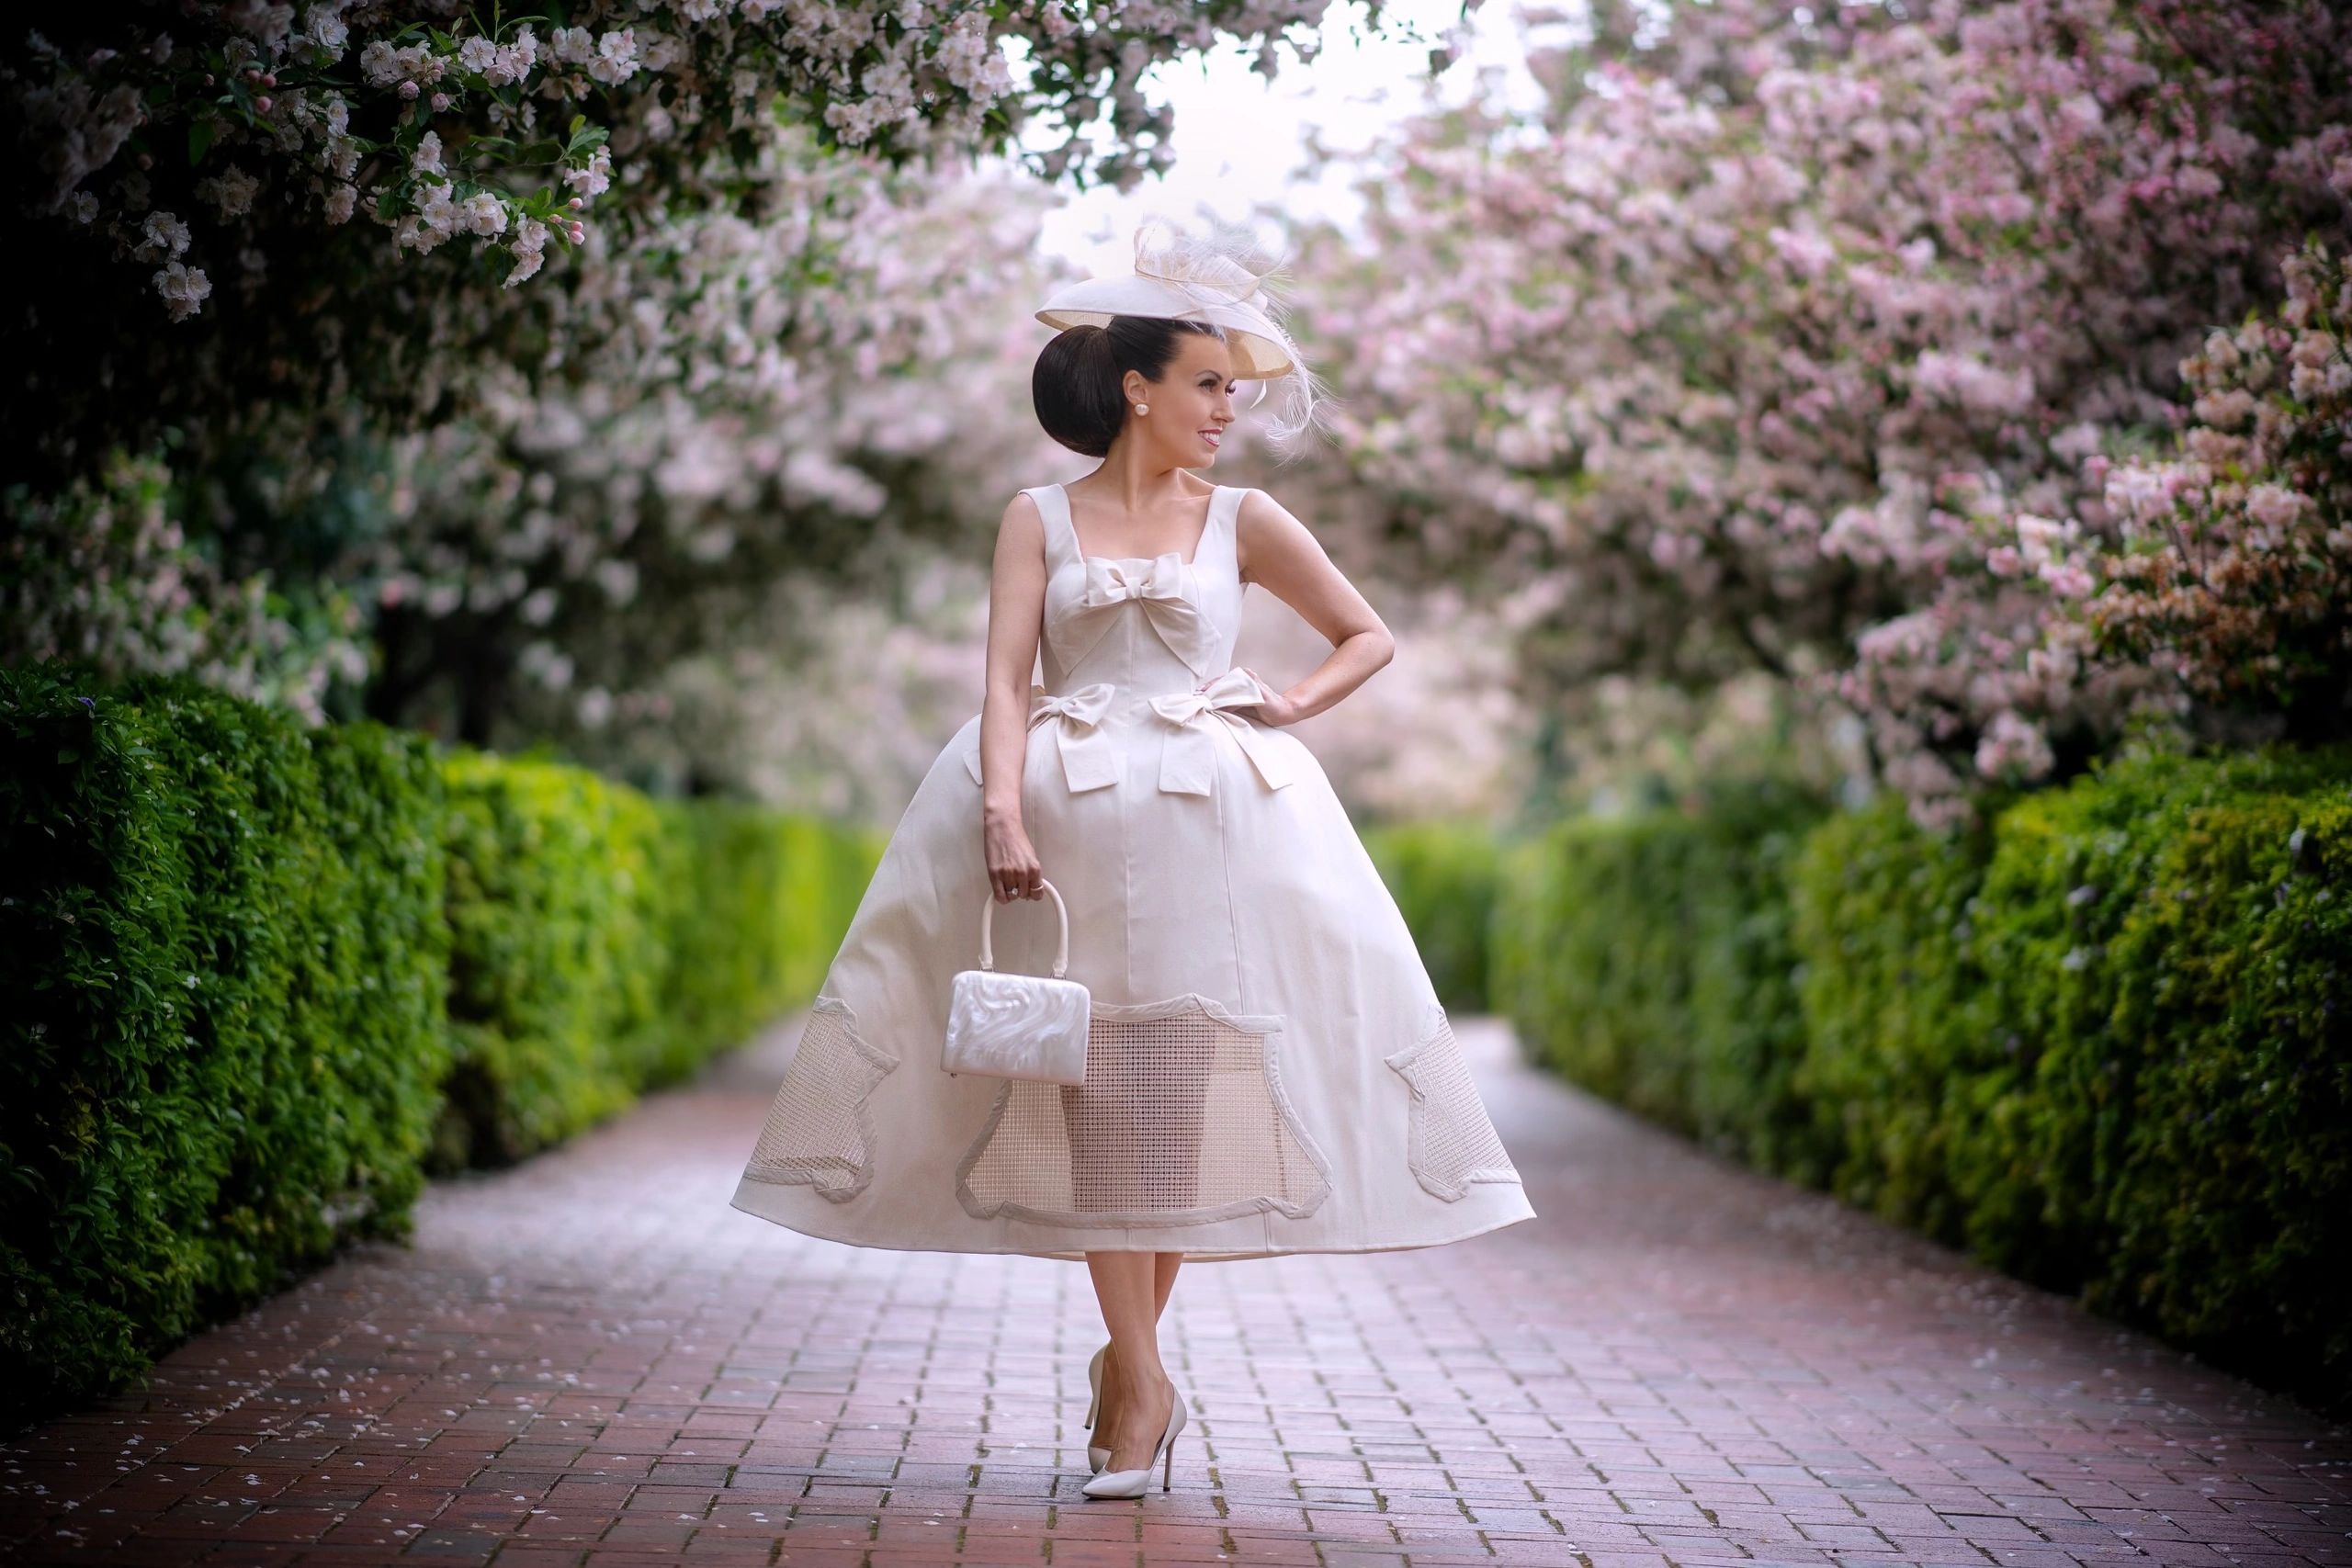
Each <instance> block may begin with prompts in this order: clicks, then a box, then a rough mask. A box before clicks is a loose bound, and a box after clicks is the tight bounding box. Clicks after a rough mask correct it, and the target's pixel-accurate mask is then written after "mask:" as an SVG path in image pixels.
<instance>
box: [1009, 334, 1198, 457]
mask: <svg viewBox="0 0 2352 1568" xmlns="http://www.w3.org/2000/svg"><path fill="white" fill-rule="evenodd" d="M1181 333H1199V334H1201V335H1203V336H1204V337H1214V338H1223V337H1224V336H1225V333H1224V331H1223V329H1221V328H1219V327H1216V326H1215V325H1212V324H1211V323H1209V322H1207V321H1176V320H1174V319H1172V318H1169V317H1164V316H1114V317H1112V318H1111V324H1110V325H1109V326H1107V327H1070V328H1068V329H1066V330H1065V331H1063V332H1060V333H1056V334H1055V336H1054V340H1053V341H1052V342H1051V343H1048V344H1046V346H1045V349H1044V350H1043V351H1042V352H1041V353H1040V354H1039V355H1037V367H1036V368H1035V370H1033V371H1032V372H1030V376H1029V399H1030V401H1031V402H1033V403H1034V404H1035V405H1036V409H1037V423H1039V424H1042V425H1044V426H1045V427H1046V434H1048V435H1050V436H1052V437H1053V438H1054V439H1055V440H1057V441H1058V442H1060V443H1061V444H1062V445H1063V446H1067V447H1069V449H1070V450H1071V451H1073V452H1082V453H1084V454H1085V455H1086V456H1087V457H1102V456H1103V455H1104V454H1105V453H1107V452H1109V451H1110V450H1111V442H1112V441H1113V439H1114V437H1116V436H1117V435H1118V434H1119V432H1120V431H1121V430H1122V429H1124V428H1125V425H1126V423H1127V397H1126V394H1125V392H1124V391H1122V390H1121V389H1120V384H1121V383H1122V382H1123V381H1125V379H1126V375H1127V372H1128V371H1130V370H1139V371H1141V372H1143V377H1144V379H1145V380H1147V381H1155V382H1156V381H1158V380H1159V378H1160V375H1161V373H1162V372H1164V371H1165V370H1167V368H1168V364H1169V361H1170V360H1172V359H1174V358H1175V357H1176V339H1177V337H1178V335H1179V334H1181Z"/></svg>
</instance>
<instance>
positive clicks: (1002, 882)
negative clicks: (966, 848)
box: [980, 816, 1046, 904]
mask: <svg viewBox="0 0 2352 1568" xmlns="http://www.w3.org/2000/svg"><path fill="white" fill-rule="evenodd" d="M980 836H981V840H982V841H983V843H984V844H985V846H986V848H987V852H988V861H989V891H990V892H991V893H993V894H995V895H996V901H997V902H998V903H1000V904H1010V903H1012V900H1014V899H1015V898H1042V897H1045V896H1046V870H1045V867H1043V866H1042V865H1040V864H1038V863H1037V852H1036V851H1035V849H1034V848H1032V847H1031V846H1030V843H1029V830H1028V829H1025V828H1023V826H1022V825H1021V823H1020V821H1019V820H1018V819H1012V820H1005V821H999V820H997V819H995V818H988V817H986V816H983V818H982V819H981V823H980Z"/></svg>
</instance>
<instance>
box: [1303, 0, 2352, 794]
mask: <svg viewBox="0 0 2352 1568" xmlns="http://www.w3.org/2000/svg"><path fill="white" fill-rule="evenodd" d="M1598 16H1599V19H1600V25H1599V27H1598V28H1596V29H1594V30H1591V31H1589V33H1588V34H1587V36H1586V37H1585V38H1584V39H1581V40H1580V41H1579V42H1578V43H1577V44H1576V45H1575V46H1573V47H1547V48H1544V49H1541V50H1538V51H1535V52H1534V53H1533V54H1532V63H1533V65H1534V68H1535V70H1536V71H1537V73H1538V74H1539V76H1540V77H1541V79H1542V80H1543V81H1544V83H1545V84H1546V85H1547V86H1548V89H1549V93H1548V102H1547V104H1546V106H1545V107H1544V109H1543V110H1542V112H1540V113H1538V114H1534V115H1532V116H1531V115H1523V114H1517V113H1513V112H1510V111H1507V110H1505V109H1502V108H1500V107H1496V106H1494V105H1492V104H1490V103H1487V102H1485V101H1476V102H1473V103H1472V104H1470V105H1468V106H1467V107H1463V108H1459V109H1454V110H1448V111H1432V112H1428V113H1424V114H1422V115H1420V116H1419V117H1417V118H1414V119H1413V120H1412V121H1411V122H1410V123H1409V124H1408V125H1407V126H1406V127H1405V128H1403V130H1401V131H1400V133H1399V134H1398V135H1397V138H1396V139H1395V141H1394V142H1393V144H1392V145H1390V146H1389V147H1387V148H1386V149H1385V151H1384V152H1383V153H1382V154H1381V156H1380V157H1379V159H1378V160H1377V162H1376V167H1377V178H1376V179H1374V180H1373V181H1371V182H1368V183H1367V185H1366V186H1365V192H1366V197H1367V202H1368V208H1369V211H1368V217H1367V228H1368V231H1369V240H1370V243H1364V242H1363V240H1362V239H1359V238H1356V237H1353V236H1344V235H1341V234H1340V233H1338V232H1337V231H1327V232H1324V233H1321V234H1318V235H1310V236H1308V238H1307V240H1306V245H1305V260H1304V265H1303V266H1302V270H1303V271H1306V272H1309V273H1312V274H1314V275H1316V276H1318V277H1323V278H1337V279H1340V280H1341V281H1340V284H1339V285H1338V286H1337V287H1336V288H1327V289H1326V291H1325V293H1324V296H1323V298H1321V299H1319V300H1317V301H1316V305H1317V317H1316V319H1315V320H1314V321H1312V322H1311V323H1310V325H1311V327H1312V330H1313V332H1314V334H1315V336H1316V337H1317V340H1318V343H1319V344H1320V346H1321V347H1322V349H1323V352H1324V355H1325V360H1326V364H1327V368H1328V369H1329V374H1330V375H1331V377H1332V379H1333V381H1334V382H1335V384H1337V385H1338V386H1339V387H1340V390H1341V394H1342V397H1343V398H1344V399H1346V400H1347V402H1346V405H1345V406H1344V408H1343V412H1342V421H1343V438H1344V443H1345V446H1346V454H1345V472H1346V477H1347V479H1348V484H1349V490H1350V491H1351V494H1350V498H1349V500H1348V502H1347V506H1348V509H1349V511H1350V513H1351V516H1353V517H1354V518H1356V520H1357V521H1358V522H1359V524H1360V525H1362V526H1364V527H1367V528H1369V529H1371V530H1373V531H1374V532H1377V533H1380V534H1383V535H1385V536H1388V537H1390V538H1391V539H1392V540H1394V541H1395V542H1396V543H1397V545H1398V546H1399V547H1400V548H1402V549H1403V550H1404V551H1405V552H1406V553H1407V556H1408V558H1409V559H1411V560H1413V561H1415V562H1417V563H1419V564H1420V565H1422V566H1423V567H1425V568H1433V569H1436V570H1442V571H1444V572H1446V573H1447V574H1449V575H1462V576H1464V577H1466V578H1468V579H1470V580H1473V581H1476V580H1478V579H1480V578H1484V579H1486V580H1487V581H1491V582H1493V583H1495V584H1497V585H1498V586H1500V587H1511V586H1515V585H1517V584H1521V583H1524V582H1526V581H1532V580H1536V579H1544V580H1548V581H1553V582H1554V583H1555V584H1556V586H1557V592H1556V594H1555V604H1554V607H1553V608H1552V609H1551V610H1549V611H1548V612H1547V613H1545V614H1544V615H1542V616H1540V617H1537V618H1535V619H1534V620H1532V622H1531V624H1530V625H1529V626H1527V628H1526V632H1525V636H1524V637H1523V642H1522V646H1523V649H1524V650H1525V652H1526V655H1527V666H1528V671H1529V676H1528V678H1529V680H1530V681H1531V682H1532V685H1533V686H1534V687H1535V688H1536V689H1537V690H1539V691H1549V692H1550V693H1552V694H1555V695H1565V694H1568V693H1572V692H1574V691H1575V690H1577V689H1578V688H1579V687H1581V686H1582V685H1583V684H1584V683H1585V682H1589V681H1590V680H1591V679H1592V678H1593V677H1595V676H1596V675H1598V674H1601V673H1606V672H1612V671H1638V672H1646V673H1650V674H1653V675H1657V676H1659V677H1662V678H1666V679H1669V680H1673V681H1679V682H1689V683H1694V684H1703V683H1708V682H1714V681H1717V680H1720V679H1723V678H1724V677H1725V676H1726V675H1729V674H1731V673H1735V672H1736V671H1742V670H1747V669H1755V668H1761V669H1764V670H1767V671H1773V672H1775V673H1777V674H1779V675H1781V676H1782V677H1784V678H1786V679H1788V680H1790V681H1792V682H1796V683H1798V684H1800V685H1802V686H1803V687H1804V689H1806V690H1809V691H1812V692H1815V694H1820V695H1823V696H1827V695H1832V694H1838V695H1842V696H1843V697H1845V698H1846V699H1847V700H1848V701H1849V703H1851V704H1853V705H1856V706H1857V708H1858V709H1859V710H1860V712H1861V713H1862V714H1863V715H1864V716H1865V717H1866V719H1867V720H1868V722H1869V727H1870V732H1871V736H1872V738H1873V739H1874V740H1875V742H1876V745H1877V749H1878V754H1879V758H1880V761H1881V763H1882V766H1883V772H1884V773H1885V774H1886V776H1888V777H1890V778H1892V779H1894V781H1896V782H1898V783H1900V784H1903V785H1905V787H1906V788H1907V789H1909V790H1910V791H1911V792H1912V793H1913V795H1915V798H1917V799H1918V800H1920V801H1921V802H1923V803H1927V802H1932V801H1938V800H1941V801H1945V802H1950V801H1952V800H1954V799H1955V798H1956V796H1957V792H1958V791H1959V790H1960V788H1961V786H1962V784H1963V783H1964V781H1965V779H1966V777H1967V776H1969V775H1972V774H1974V775H1979V776H1985V775H1990V776H2018V775H2024V776H2031V775H2033V774H2035V773H2046V772H2048V771H2050V770H2051V769H2052V768H2055V767H2062V766H2064V765H2065V764H2066V763H2067V762H2068V761H2069V760H2071V759H2079V758H2080V757H2081V756H2083V755H2085V754H2086V752H2087V751H2089V750H2092V749H2094V748H2095V747H2097V746H2098V745H2099V744H2102V743H2103V740H2104V738H2105V737H2106V736H2108V735H2109V734H2110V733H2112V727H2113V725H2114V723H2115V722H2116V721H2117V719H2118V717H2119V716H2120V713H2121V712H2122V711H2123V710H2124V709H2125V708H2126V707H2127V706H2128V705H2130V704H2131V703H2132V702H2133V701H2134V700H2135V699H2136V698H2137V696H2138V694H2140V693H2142V692H2143V691H2144V690H2145V689H2146V686H2147V681H2146V675H2147V671H2145V670H2144V668H2142V667H2138V666H2132V665H2130V664H2128V662H2127V663H2119V662H2102V663H2100V664H2098V665H2097V666H2093V665H2091V664H2088V663H2086V662H2085V661H2083V660H2079V659H2075V660H2070V659H2068V658H2067V657H2065V656H2064V649H2063V647H2061V646H2052V645H2051V644H2050V643H2049V642H2048V640H2047V639H2045V638H2044V637H2043V635H2042V628H2043V626H2044V623H2045V622H2046V621H2048V620H2050V619H2051V618H2052V610H2051V604H2052V593H2051V592H2049V590H2050V588H2051V587H2052V584H2051V583H2049V582H2047V581H2041V580H2039V579H2037V580H2036V581H2035V582H2033V583H2031V584H2023V583H2019V582H2018V581H2015V580H2014V578H2009V577H2004V576H2003V575H2002V573H2001V572H2000V571H1999V570H1996V561H1999V560H2004V559H2006V558H1996V557H1995V556H1994V555H1993V554H1992V552H1993V551H1994V550H1995V549H1996V548H1997V547H2000V546H2001V545H2002V544H2003V543H2004V542H2005V541H2009V540H2011V539H2012V536H2014V534H2015V532H2016V530H2015V526H2014V524H2013V522H2012V521H2011V520H2012V519H2014V518H2015V517H2016V516H2017V515H2018V514H2020V513H2027V514H2031V515H2034V516H2041V517H2048V518H2058V517H2068V516H2080V517H2082V518H2084V520H2085V524H2086V526H2090V525H2096V526H2098V527H2102V528H2104V527H2106V526H2107V523H2106V521H2105V517H2104V513H2102V512H2101V511H2100V510H2099V507H2100V495H2101V491H2102V488H2103V475H2102V473H2101V472H2100V470H2099V469H2098V467H2097V465H2096V464H2094V463H2093V462H2092V461H2091V460H2092V459H2094V458H2098V457H2102V456H2108V455H2112V454H2114V453H2116V452H2120V451H2121V450H2124V449H2127V448H2129V447H2131V446H2134V445H2135V444H2136V445H2138V446H2145V445H2146V444H2147V443H2148V442H2149V441H2151V440H2153V439H2155V438H2158V437H2160V436H2162V435H2163V434H2165V432H2167V431H2169V430H2170V429H2171V428H2172V427H2173V425H2174V423H2175V421H2176V420H2177V414H2178V411H2179V407H2180V405H2179V403H2178V393H2179V385H2180V384H2179V379H2178V376H2177V363H2178V361H2179V360H2180V359H2181V358H2182V356H2183V355H2184V354H2185V353H2187V352H2188V349H2190V348H2191V347H2193V346H2194V344H2196V343H2197V342H2198V341H2199V339H2201V338H2202V337H2203V335H2204V334H2205V333H2206V331H2207V329H2208V327H2209V324H2210V323H2211V322H2214V321H2233V320H2236V319H2239V318H2242V317H2243V316H2244V315H2245V313H2246V312H2247V311H2248V310H2250V309H2253V308H2256V307H2257V306H2259V305H2260V304H2262V303H2263V302H2264V301H2265V300H2267V299H2272V298H2275V297H2276V295H2277V294H2278V291H2279V290H2281V289H2282V288H2283V287H2284V284H2283V282H2282V280H2281V278H2280V275H2279V271H2278V258H2279V256H2280V255H2281V254H2284V253H2285V252H2287V251H2289V250H2290V249H2291V248H2292V246H2293V245H2294V244H2295V243H2299V242H2300V240H2301V237H2302V236H2303V235H2304V234H2305V233H2306V232H2307V231H2313V230H2317V231H2326V232H2332V233H2340V232H2341V231H2343V230H2344V228H2345V226H2346V198H2347V197H2352V112H2348V111H2352V84H2348V82H2347V73H2346V65H2345V62H2346V58H2347V50H2346V42H2347V39H2346V34H2345V23H2344V22H2343V21H2342V20H2341V19H2340V17H2339V16H2338V14H2337V12H2336V11H2335V8H2333V7H2329V6H2322V5H2318V4H2289V5H2285V6H2251V5H2232V6H2201V5H2196V6H2192V5H2188V4H2174V3H2172V0H2142V3H2138V4H2126V3H2122V0H2006V3H2002V4H1995V5H1989V6H1962V5H1959V4H1953V3H1948V0H1947V3H1941V4H1931V5H1928V6H1925V7H1923V8H1919V9H1917V10H1914V11H1911V12H1910V13H1908V14H1898V13H1896V12H1895V11H1894V10H1893V9H1891V8H1882V7H1876V6H1867V7H1866V6H1830V7H1826V8H1818V9H1815V10H1794V9H1788V8H1782V7H1778V6H1767V5H1762V4H1757V3H1750V0H1726V3H1724V4H1720V5H1715V6H1704V7H1698V6H1692V7H1674V8H1672V9H1671V10H1669V11H1666V12H1663V13H1653V12H1651V11H1649V10H1647V9H1643V8H1631V9H1628V10H1625V11H1622V12H1621V11H1617V10H1613V9H1611V8H1610V7H1606V6H1604V7H1601V8H1600V10H1599V12H1598ZM1660 17H1663V20H1660V19H1659V18H1660ZM2058 586H2060V587H2063V588H2069V589H2075V590H2077V591H2080V590H2082V589H2083V588H2084V586H2085V585H2084V584H2081V583H2078V582H2076V581H2075V580H2074V579H2072V578H2070V577H2065V576H2063V575H2062V576H2061V578H2060V580H2059V583H2058ZM1962 604H1964V605H1965V607H1966V618H1967V620H1968V622H1969V625H1970V626H1971V627H1972V628H1973V630H1972V631H1971V632H1970V633H1969V634H1968V635H1967V636H1964V637H1963V636H1957V635H1955V633H1954V630H1953V625H1954V620H1955V617H1956V616H1957V615H1958V607H1959V606H1960V605H1962ZM1939 606H1941V609H1940V611H1939V610H1938V607H1939ZM1931 612H1935V613H1932V614H1931ZM1963 649H1965V651H1963ZM1897 669H1900V670H1902V671H1905V679H1903V680H1897V681H1887V680H1881V679H1878V678H1877V674H1878V673H1879V672H1883V671H1894V670H1897ZM1924 671H1933V673H1932V678H1927V679H1920V678H1917V677H1918V676H1920V675H1921V673H1922V672H1924ZM1929 814H1931V815H1932V814H1933V811H1932V810H1931V811H1930V812H1929Z"/></svg>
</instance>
